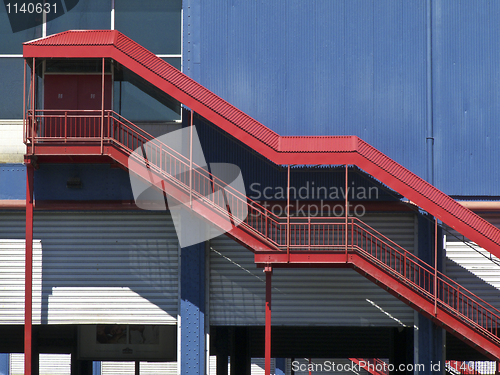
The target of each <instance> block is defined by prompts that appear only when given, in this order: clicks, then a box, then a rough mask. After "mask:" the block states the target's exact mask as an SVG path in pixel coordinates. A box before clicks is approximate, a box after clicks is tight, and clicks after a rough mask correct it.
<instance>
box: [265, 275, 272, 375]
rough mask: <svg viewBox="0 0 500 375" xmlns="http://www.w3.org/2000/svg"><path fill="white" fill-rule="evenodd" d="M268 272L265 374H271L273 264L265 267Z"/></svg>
mask: <svg viewBox="0 0 500 375" xmlns="http://www.w3.org/2000/svg"><path fill="white" fill-rule="evenodd" d="M264 272H265V274H266V328H265V331H266V332H265V363H264V373H265V375H271V276H272V274H273V269H272V267H271V266H266V267H265V268H264Z"/></svg>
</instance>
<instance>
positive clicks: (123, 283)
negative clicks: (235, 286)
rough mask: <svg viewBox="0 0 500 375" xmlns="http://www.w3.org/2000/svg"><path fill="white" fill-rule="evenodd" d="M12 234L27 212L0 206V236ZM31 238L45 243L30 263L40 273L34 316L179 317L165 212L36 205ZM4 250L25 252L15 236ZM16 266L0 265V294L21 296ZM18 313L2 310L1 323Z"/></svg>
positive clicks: (168, 320) (99, 319)
mask: <svg viewBox="0 0 500 375" xmlns="http://www.w3.org/2000/svg"><path fill="white" fill-rule="evenodd" d="M16 238H17V239H22V238H24V215H23V214H21V213H16V212H12V213H5V212H4V213H2V214H1V215H0V239H16ZM34 238H35V240H39V242H40V244H41V248H42V250H41V254H42V257H41V263H40V260H38V261H35V263H34V269H35V270H37V269H38V268H40V269H41V272H42V275H43V276H42V278H41V288H42V296H41V308H40V304H39V305H38V307H37V306H36V305H35V306H34V320H33V323H34V324H39V323H42V324H64V323H68V324H96V323H142V324H148V323H149V324H175V323H176V320H177V311H178V242H177V237H176V234H175V230H174V227H173V224H172V221H171V219H170V216H169V215H168V214H167V213H165V212H163V213H154V212H145V211H143V212H141V211H133V212H132V211H126V212H125V211H124V212H70V211H65V212H36V213H35V223H34ZM7 242H8V241H7ZM35 242H36V241H35ZM3 244H4V245H5V241H4V242H3ZM4 251H6V250H5V249H4ZM7 251H9V252H17V253H16V254H17V255H16V256H15V259H18V258H19V259H24V247H20V246H19V244H15V243H14V242H13V245H12V248H11V249H10V250H7ZM35 253H36V252H35ZM0 256H1V255H0ZM37 267H38V268H37ZM19 271H20V270H19V269H17V268H16V270H15V272H17V273H14V274H13V273H11V274H4V273H2V277H5V275H8V276H7V277H11V279H10V280H8V281H6V280H4V284H3V286H2V288H3V289H2V291H0V293H2V294H0V298H2V296H3V298H4V299H5V296H10V297H12V298H13V300H15V301H18V302H21V301H23V300H22V298H24V280H23V279H22V278H20V277H21V274H20V273H19ZM35 276H36V274H35ZM35 302H36V299H35ZM23 320H24V314H23V312H22V309H17V310H16V313H15V314H14V315H11V314H10V315H6V314H3V313H2V314H0V322H1V323H4V324H6V323H7V322H8V323H13V324H22V323H23Z"/></svg>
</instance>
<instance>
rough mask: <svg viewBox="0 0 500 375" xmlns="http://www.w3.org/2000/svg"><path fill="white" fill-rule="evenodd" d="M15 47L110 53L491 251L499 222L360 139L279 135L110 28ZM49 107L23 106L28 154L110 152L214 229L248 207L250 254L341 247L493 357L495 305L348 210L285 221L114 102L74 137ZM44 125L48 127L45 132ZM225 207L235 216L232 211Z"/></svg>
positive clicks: (286, 156)
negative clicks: (359, 177) (357, 176)
mask: <svg viewBox="0 0 500 375" xmlns="http://www.w3.org/2000/svg"><path fill="white" fill-rule="evenodd" d="M24 56H25V57H65V58H67V57H90V58H92V57H100V58H102V57H107V58H112V59H114V60H116V61H117V62H119V63H120V64H122V65H123V66H124V67H126V68H128V69H130V70H131V71H132V72H134V73H135V74H137V75H139V76H140V77H142V78H143V79H144V80H146V81H148V82H150V83H151V84H153V85H154V86H156V87H158V88H159V89H161V90H163V91H165V92H166V93H168V94H169V95H171V96H172V97H173V98H175V99H177V100H178V101H179V102H181V103H183V104H185V105H187V106H189V107H190V108H192V109H193V110H194V111H195V112H197V113H199V114H200V115H201V116H203V117H204V118H206V119H207V120H209V121H211V122H212V123H214V124H215V125H216V126H219V127H220V128H221V129H223V130H225V131H227V132H228V133H229V134H231V135H232V136H234V137H237V138H238V139H240V140H241V141H242V142H243V143H245V144H247V145H249V146H250V147H252V148H253V149H254V150H256V151H257V152H260V153H261V154H262V155H264V156H265V157H267V158H269V159H270V160H271V161H273V162H275V163H277V164H295V163H296V161H297V160H300V163H301V164H353V165H357V166H358V167H360V168H361V169H363V170H365V171H366V172H368V173H369V174H371V175H372V176H374V177H376V178H377V179H379V180H380V181H382V182H383V183H384V184H386V185H388V186H389V187H391V188H393V189H394V190H396V191H398V192H399V193H400V194H402V195H403V196H405V197H407V198H409V199H410V200H412V201H413V202H414V203H416V204H418V205H419V206H420V207H421V208H423V209H425V210H426V211H428V212H430V213H432V214H433V215H434V216H436V217H437V218H439V219H441V220H442V221H443V222H445V223H447V224H448V225H449V226H451V227H452V228H455V229H456V230H458V231H459V232H461V233H462V234H464V235H465V236H466V237H468V238H469V239H471V240H474V241H475V242H476V243H478V244H479V245H480V246H483V247H484V248H486V249H487V250H489V251H490V252H492V253H493V254H495V255H500V230H498V229H497V228H495V227H494V226H493V225H491V224H490V223H488V222H487V221H485V220H483V219H481V218H479V217H478V216H477V215H475V214H474V213H472V212H471V211H469V210H468V209H466V208H464V207H463V206H461V205H460V204H458V203H457V202H456V201H454V200H453V199H452V198H450V197H448V196H447V195H446V194H444V193H442V192H441V191H439V190H438V189H436V188H435V187H433V186H432V185H430V184H428V183H427V182H425V181H424V180H422V179H421V178H419V177H418V176H416V175H415V174H413V173H412V172H410V171H408V170H407V169H405V168H404V167H402V166H401V165H399V164H398V163H396V162H395V161H394V160H392V159H390V158H389V157H387V156H386V155H384V154H383V153H381V152H380V151H378V150H376V149H375V148H373V147H372V146H370V145H368V144H367V143H366V142H364V141H362V140H360V139H359V138H357V137H348V136H342V137H281V136H279V135H277V134H276V133H274V132H272V131H271V130H270V129H268V128H266V127H265V126H264V125H262V124H260V123H258V122H257V121H255V120H253V119H252V118H250V117H249V116H248V115H246V114H244V113H243V112H241V111H239V110H237V109H236V108H235V107H233V106H231V105H230V104H229V103H227V102H225V101H224V100H222V99H221V98H219V97H217V96H216V95H215V94H213V93H211V92H210V91H209V90H207V89H206V88H204V87H203V86H201V85H199V84H198V83H196V82H194V81H193V80H191V79H190V78H189V77H187V76H185V75H184V74H182V73H181V72H179V71H177V70H176V69H175V68H173V67H171V66H170V65H168V64H167V63H165V62H164V61H163V60H161V59H158V58H157V57H156V56H155V55H153V54H152V53H150V52H149V51H147V50H146V49H144V48H143V47H141V46H140V45H138V44H137V43H135V42H133V41H132V40H130V39H129V38H127V37H125V36H124V35H123V34H121V33H119V32H117V31H109V30H108V31H68V32H64V33H60V34H56V35H55V36H51V37H47V38H41V39H38V40H36V41H33V42H28V43H25V45H24ZM56 112H57V111H56ZM56 112H54V111H52V112H51V111H47V110H45V111H44V110H36V111H35V113H33V112H31V113H28V116H27V123H26V126H27V127H26V129H25V131H26V138H25V140H26V143H27V151H28V152H27V153H28V154H30V153H34V154H36V155H38V156H40V155H94V156H97V155H104V156H109V157H111V158H112V159H114V160H115V161H116V162H118V163H120V164H122V165H123V166H124V167H126V168H128V169H129V170H130V171H132V172H134V173H136V174H138V175H139V176H141V177H142V178H144V179H146V181H151V180H152V177H151V176H156V177H157V178H155V179H154V181H153V184H154V185H155V186H157V187H158V188H159V189H162V190H163V191H165V192H167V193H168V194H169V195H171V196H173V197H174V198H175V199H177V200H179V201H180V202H182V201H185V199H186V196H187V195H191V194H192V195H193V196H194V197H195V198H196V199H195V202H194V204H193V208H192V209H193V211H195V212H196V213H198V214H199V215H200V216H201V217H203V218H205V219H207V220H208V221H210V222H212V223H213V224H214V225H216V226H219V227H221V228H224V223H223V221H224V215H227V207H228V206H230V207H236V208H237V207H240V206H241V207H242V206H245V208H246V209H247V210H248V212H249V213H250V214H249V215H248V216H247V217H246V218H245V220H244V221H243V222H242V223H240V224H239V225H237V226H234V225H233V227H232V228H231V230H230V231H229V233H228V235H229V236H231V237H232V238H234V239H235V240H236V241H238V242H240V243H242V244H243V245H244V246H246V247H247V248H249V249H251V250H252V251H254V253H255V254H256V257H257V255H258V254H264V255H266V254H270V253H272V254H273V256H274V258H272V259H278V258H279V256H282V255H283V254H284V255H286V253H287V252H288V251H291V252H293V253H294V254H299V253H300V252H307V253H308V257H322V258H321V259H326V258H324V255H325V254H326V255H329V254H334V255H335V254H336V255H339V254H342V252H343V251H344V249H345V252H346V258H344V260H342V262H347V263H349V264H350V265H351V266H352V267H353V268H354V269H355V270H356V271H357V272H359V273H361V274H364V276H366V277H367V278H369V279H371V280H373V281H374V282H376V283H378V284H380V285H382V286H383V287H384V288H386V289H387V290H388V291H389V292H390V293H392V294H394V295H395V296H396V297H398V298H399V299H401V300H403V301H405V302H406V303H408V304H409V305H410V306H412V307H414V308H416V309H417V311H420V312H422V313H423V314H424V315H426V316H428V317H430V318H431V319H432V320H434V321H435V322H437V323H438V324H441V325H442V326H444V327H445V328H446V329H447V330H449V331H450V332H452V333H454V334H455V335H457V336H458V337H460V338H462V339H463V340H464V341H466V342H468V343H469V344H471V345H472V346H476V347H478V350H480V351H482V352H484V353H486V354H487V355H488V356H490V357H494V358H500V340H499V338H498V333H499V331H498V326H499V321H500V318H499V316H500V312H499V311H498V310H496V309H495V308H494V307H493V306H491V305H488V304H487V303H486V302H485V301H482V300H481V299H479V298H478V297H477V296H475V295H473V294H472V293H470V292H469V291H467V290H466V289H465V288H463V287H461V286H460V285H459V284H457V283H455V282H454V281H452V280H450V279H448V278H447V277H446V276H445V275H443V274H441V273H437V277H435V276H434V275H435V270H434V269H433V268H432V267H431V266H430V265H428V264H425V263H424V262H422V261H421V260H420V259H419V258H417V257H415V256H414V255H413V254H411V253H409V252H407V251H406V250H404V249H403V248H401V247H399V246H398V245H397V244H395V243H394V242H392V241H391V240H390V239H388V238H386V237H384V236H383V235H382V234H380V233H378V232H377V231H375V230H374V229H373V228H370V227H368V226H367V225H366V224H364V223H362V222H361V221H359V220H355V219H351V220H350V222H349V223H347V224H346V223H344V222H343V219H341V220H339V219H337V218H331V217H319V218H318V217H314V218H312V217H311V218H296V217H294V218H290V223H288V222H287V220H286V219H285V218H282V217H278V216H276V215H274V214H272V213H271V212H269V211H268V210H266V209H265V208H264V207H262V206H260V205H258V204H257V203H255V202H252V201H251V200H249V199H248V198H247V197H246V196H243V195H242V194H240V193H238V192H237V191H233V190H231V188H230V187H228V188H227V189H226V186H227V185H226V184H224V183H223V182H222V181H220V180H218V179H217V178H216V177H215V176H213V175H211V174H210V173H208V172H207V171H204V170H203V169H202V168H199V167H198V166H196V165H195V166H194V168H193V170H192V173H193V176H194V177H193V178H194V182H193V183H192V184H191V183H189V182H188V181H187V177H186V176H187V175H188V173H185V172H186V171H189V170H190V169H189V168H190V164H189V161H188V160H187V159H186V158H185V157H183V156H182V155H179V154H178V153H176V152H175V151H174V150H172V149H170V148H169V147H168V146H167V145H165V144H163V143H161V142H159V141H157V140H154V139H153V137H152V136H150V135H149V134H148V133H146V132H144V131H143V130H141V129H140V128H138V127H137V126H136V125H134V124H133V123H131V122H129V121H127V120H126V119H124V118H123V117H121V116H120V115H118V114H117V113H115V112H113V111H105V112H106V114H105V121H106V122H105V123H99V124H100V125H101V129H102V133H101V131H100V130H99V131H97V133H96V132H95V131H94V132H93V133H92V135H93V136H92V137H89V136H88V137H85V136H82V135H80V136H79V137H73V138H71V137H69V138H68V137H66V136H64V137H62V134H65V135H66V134H67V132H66V130H67V129H66V128H64V126H66V125H64V124H63V121H62V118H61V116H60V114H59V115H57V113H56ZM59 112H60V111H59ZM65 112H66V114H65V117H67V116H68V115H67V113H69V117H70V118H72V119H73V121H72V122H71V123H72V124H73V125H78V126H80V127H82V128H84V127H85V121H84V119H85V117H92V118H93V121H94V122H93V124H95V123H96V121H100V120H99V119H100V118H101V111H96V114H94V115H92V114H91V113H90V112H91V111H88V112H86V115H85V116H81V115H77V114H72V113H71V111H65ZM33 119H35V121H36V122H37V124H42V123H44V122H45V124H46V125H48V124H50V126H45V127H44V131H45V132H46V134H43V136H42V135H40V134H38V133H37V132H39V131H40V130H41V129H36V125H35V123H33V122H32V120H33ZM96 119H98V120H96ZM103 119H104V117H103ZM105 124H106V125H105ZM52 128H53V129H55V130H54V131H53V133H51V134H49V133H50V129H52ZM82 134H86V133H85V132H82ZM32 141H33V143H32ZM35 145H36V149H35ZM138 148H142V150H144V155H141V154H137V153H135V152H134V151H133V150H135V149H138ZM35 151H36V152H35ZM145 155H146V156H147V158H146V157H145ZM215 185H217V187H218V188H219V189H222V190H223V191H225V193H226V194H225V196H226V198H227V199H225V200H217V199H216V198H214V195H212V196H211V198H210V197H209V195H208V194H207V192H209V191H212V189H213V188H214V186H215ZM193 187H196V188H193ZM219 189H217V190H219ZM215 197H217V195H215ZM228 201H230V203H229V204H228ZM233 214H235V217H238V215H237V213H236V212H235V213H233ZM289 239H290V240H289ZM341 258H342V257H338V256H337V257H336V258H335V261H333V260H332V261H331V262H337V263H339V260H340V259H341ZM260 259H263V258H260ZM269 259H271V258H269ZM331 259H334V258H331ZM269 262H270V263H272V262H273V261H269ZM344 264H346V263H344ZM435 304H436V310H434V309H435V307H434V306H435Z"/></svg>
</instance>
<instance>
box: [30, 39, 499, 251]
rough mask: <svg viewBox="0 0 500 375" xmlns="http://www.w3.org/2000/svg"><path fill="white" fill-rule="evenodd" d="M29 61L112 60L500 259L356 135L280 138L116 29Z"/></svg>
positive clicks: (39, 42) (442, 201)
mask: <svg viewBox="0 0 500 375" xmlns="http://www.w3.org/2000/svg"><path fill="white" fill-rule="evenodd" d="M23 55H24V57H25V58H37V57H42V58H55V57H60V58H71V57H73V58H82V57H85V58H103V57H104V58H111V59H113V60H115V61H117V62H118V63H120V64H121V65H123V66H124V67H125V68H127V69H129V70H130V71H132V72H133V73H135V74H137V75H138V76H139V77H141V78H142V79H144V80H145V81H147V82H149V83H150V84H152V85H153V86H155V87H157V88H158V89H160V90H162V91H164V92H165V93H167V94H168V95H170V96H171V97H173V98H174V99H175V100H177V101H179V102H180V103H182V104H184V105H186V106H188V107H189V108H191V109H192V110H194V111H195V112H196V113H198V114H200V115H201V116H202V117H204V118H205V119H207V120H208V121H210V122H212V123H213V124H214V125H215V126H218V127H219V128H221V129H222V130H224V131H226V132H227V133H229V134H230V135H231V136H233V137H235V138H237V139H238V140H240V141H241V142H243V143H244V144H246V145H247V146H249V147H250V148H252V149H254V150H255V151H256V152H259V153H260V154H262V155H263V156H264V157H266V158H268V159H269V160H271V161H272V162H274V163H276V164H282V165H290V164H297V161H298V160H300V164H311V165H313V164H329V165H331V164H336V165H339V164H352V165H357V166H358V167H359V168H361V169H363V170H364V171H366V172H367V173H369V174H371V175H372V176H374V177H376V178H377V179H379V180H380V181H382V182H383V183H384V184H386V185H387V186H389V187H391V188H392V189H394V190H395V191H397V192H399V193H400V194H402V195H403V196H405V197H407V198H408V199H410V200H411V201H412V202H414V203H416V204H417V205H418V206H420V207H421V208H422V209H424V210H425V211H427V212H429V213H431V214H432V215H434V216H435V217H437V218H438V219H440V220H441V221H443V222H444V223H446V224H447V225H449V226H450V227H452V228H454V229H456V230H457V231H459V232H460V233H462V234H463V235H464V236H466V237H467V238H469V239H470V240H472V241H474V242H476V243H477V244H478V245H479V246H481V247H483V248H485V249H486V250H488V251H489V252H491V253H493V254H494V255H496V256H497V257H500V230H499V229H498V228H496V227H495V226H493V225H492V224H490V223H489V222H487V221H486V220H484V219H482V218H480V217H479V216H478V215H476V214H474V213H473V212H472V211H470V210H468V209H467V208H465V207H463V206H462V205H460V204H459V203H458V202H456V201H455V200H454V199H452V198H450V197H449V196H447V195H446V194H444V193H443V192H441V191H440V190H439V189H437V188H435V187H434V186H432V185H430V184H429V183H427V182H426V181H425V180H423V179H422V178H420V177H418V176H417V175H415V174H414V173H412V172H410V171H409V170H407V169H406V168H404V167H403V166H401V165H399V164H398V163H396V162H395V161H394V160H392V159H390V158H389V157H387V156H386V155H384V154H383V153H381V152H380V151H378V150H376V149H375V148H374V147H372V146H370V145H369V144H367V143H366V142H364V141H363V140H361V139H359V138H358V137H355V136H337V137H335V136H331V137H330V136H326V137H290V136H280V135H278V134H277V133H275V132H273V131H272V130H270V129H269V128H267V127H266V126H264V125H263V124H261V123H259V122H258V121H256V120H255V119H253V118H251V117H250V116H248V115H247V114H245V113H244V112H242V111H240V110H238V109H237V108H236V107H234V106H233V105H231V104H229V103H228V102H226V101H225V100H223V99H222V98H220V97H218V96H217V95H215V94H214V93H212V92H211V91H210V90H208V89H206V88H205V87H203V86H202V85H200V84H199V83H197V82H196V81H194V80H192V79H191V78H189V77H188V76H187V75H185V74H183V73H181V72H180V71H178V70H177V69H176V68H174V67H172V66H171V65H169V64H168V63H166V62H165V61H163V60H162V59H161V58H158V57H157V56H156V55H154V54H153V53H151V52H150V51H148V50H147V49H145V48H144V47H142V46H141V45H139V44H138V43H136V42H134V41H133V40H131V39H130V38H128V37H126V36H125V35H123V34H121V33H120V32H118V31H116V30H78V31H76V30H71V31H65V32H62V33H59V34H55V35H51V36H48V37H45V38H40V39H36V40H34V41H30V42H26V43H24V45H23Z"/></svg>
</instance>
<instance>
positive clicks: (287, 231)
mask: <svg viewBox="0 0 500 375" xmlns="http://www.w3.org/2000/svg"><path fill="white" fill-rule="evenodd" d="M286 181H287V187H286V256H287V263H290V164H288V176H287V180H286Z"/></svg>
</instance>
